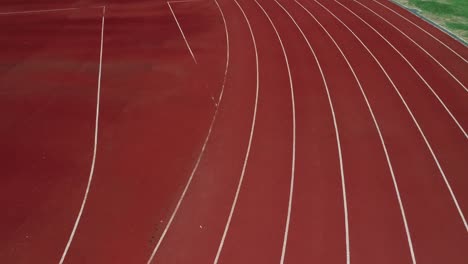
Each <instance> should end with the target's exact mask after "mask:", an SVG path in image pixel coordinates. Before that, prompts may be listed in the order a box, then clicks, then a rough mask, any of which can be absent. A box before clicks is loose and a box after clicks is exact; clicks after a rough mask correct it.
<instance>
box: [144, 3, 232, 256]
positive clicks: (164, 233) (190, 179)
mask: <svg viewBox="0 0 468 264" xmlns="http://www.w3.org/2000/svg"><path fill="white" fill-rule="evenodd" d="M214 2H215V3H216V5H217V6H218V9H219V11H220V13H221V17H222V19H223V22H224V30H225V33H226V68H225V70H224V79H223V84H222V86H221V92H220V94H219V97H218V103H217V104H216V110H215V112H214V114H213V119H212V120H211V124H210V127H209V129H208V134H207V135H206V138H205V141H204V143H203V146H202V149H201V151H200V154H199V155H198V159H197V161H196V163H195V166H194V167H193V169H192V173H191V174H190V177H189V179H188V181H187V183H186V184H185V188H184V190H183V192H182V194H181V196H180V198H179V200H178V201H177V204H176V207H175V208H174V211H173V212H172V215H171V217H170V218H169V221H168V222H167V224H166V227H165V228H164V231H163V233H162V234H161V237H160V238H159V240H158V243H157V244H156V246H155V247H154V249H153V252H152V253H151V256H150V257H149V259H148V261H147V264H151V262H152V261H153V259H154V256H155V255H156V253H157V252H158V250H159V247H160V246H161V244H162V242H163V240H164V238H165V236H166V234H167V232H168V230H169V228H170V227H171V224H172V221H173V220H174V218H175V216H176V215H177V212H178V211H179V208H180V205H181V204H182V201H183V200H184V198H185V195H186V193H187V190H188V189H189V187H190V185H191V183H192V180H193V177H194V175H195V172H196V171H197V170H198V166H199V164H200V161H201V159H202V157H203V154H204V153H205V149H206V145H207V144H208V141H209V139H210V137H211V132H212V130H213V126H214V124H215V121H216V117H217V116H218V110H219V105H220V103H221V100H222V99H223V94H224V87H225V85H226V78H227V71H228V68H229V53H230V51H229V33H228V29H227V24H226V19H225V17H224V13H223V10H222V9H221V7H220V6H219V4H218V1H217V0H214Z"/></svg>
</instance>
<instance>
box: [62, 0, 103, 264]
mask: <svg viewBox="0 0 468 264" xmlns="http://www.w3.org/2000/svg"><path fill="white" fill-rule="evenodd" d="M105 15H106V7H105V6H103V8H102V19H101V48H100V52H99V74H98V88H97V99H96V123H95V127H94V147H93V159H92V162H91V170H90V173H89V178H88V184H87V186H86V192H85V195H84V197H83V201H82V202H81V207H80V211H79V212H78V216H77V218H76V220H75V224H74V225H73V229H72V232H71V234H70V237H69V238H68V241H67V245H66V246H65V250H64V251H63V253H62V257H61V258H60V262H59V263H60V264H62V263H63V262H64V261H65V258H66V256H67V253H68V250H69V248H70V245H71V243H72V241H73V238H74V236H75V232H76V230H77V229H78V225H79V224H80V219H81V215H82V214H83V211H84V208H85V206H86V201H87V199H88V193H89V190H90V188H91V183H92V181H93V175H94V167H95V164H96V152H97V144H98V128H99V103H100V98H101V76H102V53H103V49H104V22H105Z"/></svg>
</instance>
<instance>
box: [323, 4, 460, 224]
mask: <svg viewBox="0 0 468 264" xmlns="http://www.w3.org/2000/svg"><path fill="white" fill-rule="evenodd" d="M314 1H315V2H317V3H318V4H319V5H320V6H322V7H323V8H324V9H325V10H327V11H328V12H329V13H330V14H331V15H332V16H333V17H335V18H336V19H337V20H338V21H339V22H340V23H341V24H342V25H343V26H344V27H346V28H347V29H348V30H349V32H351V34H353V36H354V37H355V38H356V39H357V40H358V41H359V43H361V45H362V46H363V47H364V48H365V49H366V50H367V52H368V53H369V54H370V55H371V56H372V58H373V59H374V60H375V62H376V63H377V64H378V65H379V67H380V69H381V70H382V72H383V73H384V74H385V76H386V77H387V79H388V80H389V82H390V83H391V85H392V86H393V88H394V90H395V91H396V92H397V94H398V96H399V97H400V99H401V101H402V103H403V104H404V105H405V108H406V110H407V111H408V113H409V114H410V116H411V119H412V120H413V122H414V124H415V125H416V127H417V128H418V131H419V133H420V134H421V136H422V138H423V140H424V142H425V143H426V146H427V148H428V149H429V151H430V153H431V155H432V158H433V159H434V162H435V163H436V165H437V168H438V169H439V172H440V174H441V176H442V178H443V179H444V182H445V184H446V186H447V189H448V190H449V192H450V195H451V197H452V200H453V202H454V204H455V206H456V208H457V210H458V213H459V214H460V218H461V220H462V221H463V224H464V226H465V229H466V231H468V224H467V223H466V220H465V216H464V215H463V212H462V210H461V208H460V206H459V204H458V201H457V198H456V197H455V194H454V193H453V191H452V187H451V186H450V183H449V181H448V179H447V177H446V176H445V172H444V171H443V169H442V167H441V165H440V163H439V160H438V159H437V156H436V155H435V153H434V151H433V150H432V147H431V145H430V144H429V141H428V140H427V138H426V136H425V134H424V132H423V131H422V129H421V126H420V125H419V123H418V121H417V120H416V118H415V117H414V115H413V112H412V111H411V109H410V107H409V106H408V104H407V103H406V100H405V99H404V98H403V96H402V95H401V93H400V91H399V90H398V88H397V87H396V85H395V83H394V82H393V80H392V78H390V76H389V75H388V73H387V71H386V70H385V68H384V67H383V66H382V64H381V63H380V61H379V60H378V59H377V58H376V57H375V56H374V54H373V53H372V51H370V50H369V48H368V47H367V46H366V45H365V44H364V42H362V40H361V39H360V38H359V37H358V36H357V35H356V34H355V33H354V32H353V31H352V30H351V29H350V28H349V27H348V26H347V25H346V24H345V23H344V22H343V21H341V20H340V19H339V18H338V17H337V16H336V15H335V14H333V13H332V12H331V11H330V10H328V9H327V8H326V7H324V6H323V5H322V4H321V3H319V2H318V1H317V0H314Z"/></svg>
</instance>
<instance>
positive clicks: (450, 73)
mask: <svg viewBox="0 0 468 264" xmlns="http://www.w3.org/2000/svg"><path fill="white" fill-rule="evenodd" d="M353 1H354V2H356V3H358V4H359V5H361V6H363V7H364V8H366V9H367V10H369V11H370V12H372V13H373V14H374V15H376V16H377V17H379V18H380V19H382V20H383V21H385V22H386V23H387V24H389V25H390V26H392V27H393V28H394V29H396V30H398V32H400V33H401V34H402V35H403V36H405V37H406V38H407V39H409V40H410V41H411V42H413V43H414V44H415V45H416V46H418V48H420V49H421V50H422V51H424V53H426V54H427V56H429V57H430V58H431V59H432V60H434V61H435V62H436V63H437V64H438V65H439V66H440V67H441V68H442V69H444V70H445V71H446V72H447V73H448V74H449V75H450V76H451V77H452V78H453V79H454V80H455V81H456V82H457V83H458V84H460V86H461V87H462V88H463V89H464V90H465V91H466V92H468V89H467V88H466V86H465V85H464V84H463V83H462V82H461V81H460V80H458V78H457V77H455V76H454V75H453V74H452V72H450V71H449V70H448V69H447V68H446V67H445V66H444V65H442V64H441V63H440V62H439V61H438V60H437V59H436V58H434V56H432V54H430V53H429V52H428V51H427V50H425V49H424V48H423V47H421V46H420V45H419V44H418V43H416V41H414V40H413V39H412V38H410V37H409V36H408V35H407V34H406V33H404V32H403V31H401V30H400V29H399V28H398V27H396V26H395V25H393V24H392V23H390V22H389V21H388V20H387V19H385V18H384V17H382V16H381V15H379V14H377V13H376V12H374V11H373V10H372V9H371V8H369V7H367V6H366V5H364V4H363V3H361V2H359V1H356V0H353ZM392 47H393V45H392ZM405 60H406V59H405ZM411 67H412V65H411ZM417 74H418V75H419V73H417ZM420 78H422V77H420ZM423 80H424V79H423ZM424 82H425V83H426V81H425V80H424ZM430 89H431V90H432V88H430ZM437 98H438V96H437ZM439 101H440V99H439ZM465 137H466V133H465Z"/></svg>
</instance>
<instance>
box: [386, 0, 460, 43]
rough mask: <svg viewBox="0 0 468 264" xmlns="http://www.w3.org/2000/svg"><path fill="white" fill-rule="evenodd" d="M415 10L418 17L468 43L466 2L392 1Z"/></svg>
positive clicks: (454, 0)
mask: <svg viewBox="0 0 468 264" xmlns="http://www.w3.org/2000/svg"><path fill="white" fill-rule="evenodd" d="M394 1H396V2H398V3H400V4H403V5H404V6H407V7H410V8H416V9H418V10H419V11H420V15H421V16H424V17H426V18H428V19H429V20H432V21H434V22H436V23H437V24H440V25H442V26H444V27H445V28H447V29H448V30H450V31H451V32H453V33H454V34H455V35H457V36H458V37H460V38H461V39H463V40H464V41H465V42H468V0H394Z"/></svg>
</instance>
